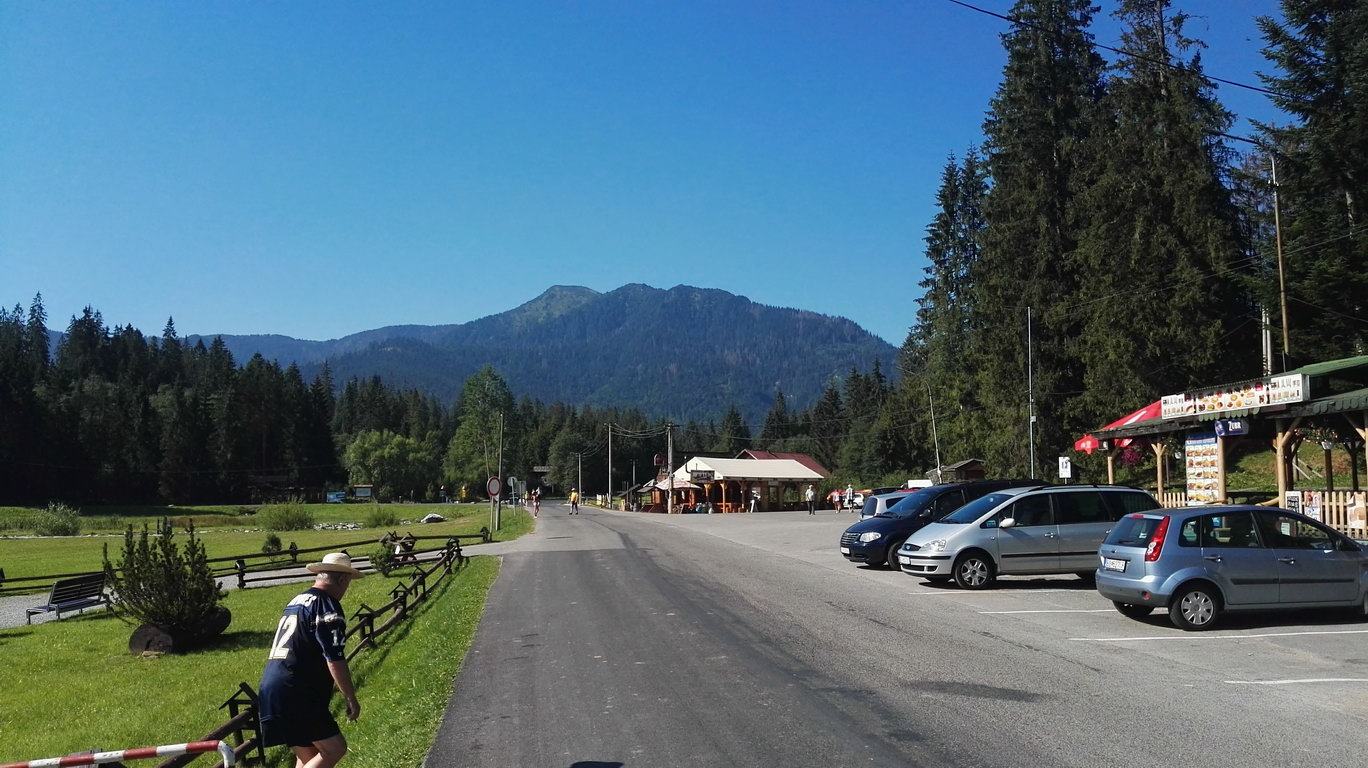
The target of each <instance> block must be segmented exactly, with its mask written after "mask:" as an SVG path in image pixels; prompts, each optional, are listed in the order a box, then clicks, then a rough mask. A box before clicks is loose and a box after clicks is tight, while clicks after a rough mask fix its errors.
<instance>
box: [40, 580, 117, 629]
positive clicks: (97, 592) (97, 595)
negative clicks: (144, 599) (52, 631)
mask: <svg viewBox="0 0 1368 768" xmlns="http://www.w3.org/2000/svg"><path fill="white" fill-rule="evenodd" d="M108 604H109V595H107V594H105V575H104V574H103V573H92V574H90V575H88V576H77V577H75V578H71V579H61V580H60V581H56V582H54V583H53V585H52V591H51V592H49V593H48V599H47V602H46V603H44V604H43V605H39V606H36V607H33V608H25V609H24V614H25V622H26V623H28V624H32V623H33V616H34V614H38V613H49V612H56V614H57V618H58V619H59V620H60V619H61V618H62V611H75V610H79V611H81V612H82V613H84V612H85V609H87V608H93V607H94V606H97V605H108Z"/></svg>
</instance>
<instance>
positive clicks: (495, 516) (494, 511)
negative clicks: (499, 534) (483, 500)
mask: <svg viewBox="0 0 1368 768" xmlns="http://www.w3.org/2000/svg"><path fill="white" fill-rule="evenodd" d="M502 492H503V481H501V480H499V478H497V477H491V478H489V481H488V482H486V483H485V493H487V494H489V528H490V530H492V531H497V530H499V494H501V493H502Z"/></svg>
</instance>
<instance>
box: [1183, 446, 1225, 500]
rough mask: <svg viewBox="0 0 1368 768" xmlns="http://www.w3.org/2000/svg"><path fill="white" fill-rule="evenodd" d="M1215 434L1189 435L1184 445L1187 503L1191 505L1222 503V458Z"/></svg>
mask: <svg viewBox="0 0 1368 768" xmlns="http://www.w3.org/2000/svg"><path fill="white" fill-rule="evenodd" d="M1217 452H1218V449H1217V445H1216V433H1215V432H1202V433H1197V434H1191V435H1188V438H1187V442H1186V443H1185V444H1184V445H1183V455H1184V457H1185V461H1186V464H1187V501H1188V503H1189V504H1215V503H1216V502H1218V501H1221V470H1220V457H1219V456H1218V455H1217Z"/></svg>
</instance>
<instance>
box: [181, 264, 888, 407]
mask: <svg viewBox="0 0 1368 768" xmlns="http://www.w3.org/2000/svg"><path fill="white" fill-rule="evenodd" d="M217 337H221V338H222V339H223V340H224V344H225V345H226V346H227V347H228V349H229V350H230V351H231V352H232V353H233V356H234V358H235V359H237V360H238V361H239V362H245V361H246V360H248V359H250V358H251V357H252V356H253V355H255V354H258V353H260V354H261V355H262V356H263V357H264V358H266V359H269V360H276V361H278V362H279V363H280V364H282V365H288V364H289V363H291V362H296V363H298V364H299V365H300V367H301V369H303V371H304V373H305V375H306V376H312V375H314V374H315V373H317V372H318V371H319V370H320V369H321V368H322V366H323V364H324V362H325V361H326V362H327V363H328V365H329V366H330V367H331V369H332V372H333V377H334V380H335V381H337V382H338V383H339V384H340V383H341V382H345V381H347V380H349V379H351V378H353V377H356V378H365V377H369V376H371V375H379V376H381V377H382V378H384V379H385V380H386V381H387V382H389V383H391V385H394V386H403V387H415V388H417V389H420V390H423V391H426V392H429V393H431V394H433V395H436V396H438V397H441V398H444V399H446V398H454V397H455V395H456V394H457V393H458V392H459V391H460V388H461V385H462V384H463V383H464V381H465V379H466V378H468V377H469V376H470V375H471V374H473V373H475V372H476V371H478V370H479V368H480V367H482V366H483V365H486V364H488V365H492V366H493V367H494V369H495V370H497V371H498V372H499V373H500V375H502V376H503V377H504V378H505V379H506V380H507V381H508V382H509V385H510V386H511V387H512V388H513V390H514V391H515V392H517V393H519V394H520V395H528V396H531V397H535V398H538V399H541V400H543V401H547V402H552V401H563V402H567V403H572V404H576V405H593V406H628V407H638V408H640V409H641V410H642V411H644V412H646V413H648V414H651V415H657V416H667V417H673V418H681V419H688V418H697V419H706V418H718V417H720V415H721V414H722V412H723V411H725V410H726V408H727V407H729V406H730V405H733V404H734V405H736V406H737V407H738V408H740V409H741V411H742V413H743V414H744V415H745V416H746V418H747V420H748V421H749V422H750V423H752V425H754V426H755V427H757V428H758V426H759V421H760V420H761V419H762V418H763V416H764V414H765V413H766V412H767V411H768V409H769V407H770V405H771V404H772V402H773V399H774V393H775V388H776V386H778V388H780V389H782V391H783V392H784V393H785V395H786V396H787V397H788V398H789V404H790V406H791V407H805V406H806V405H808V404H810V403H812V402H814V401H815V400H816V399H817V397H818V396H820V394H821V391H822V389H823V388H824V387H825V385H826V384H827V383H828V382H830V381H831V380H832V379H833V377H843V376H845V375H846V374H847V373H848V372H849V371H850V369H852V368H856V369H860V370H865V369H868V368H869V367H870V366H871V365H872V364H873V362H874V361H875V360H877V361H879V362H880V364H881V365H882V366H883V368H884V370H885V371H886V372H887V371H890V370H891V365H892V362H893V359H894V355H895V352H896V350H895V349H894V347H893V346H892V345H890V344H888V343H887V342H885V341H884V340H882V339H880V338H878V337H877V336H874V335H873V334H871V333H869V332H868V331H866V330H865V329H863V328H861V327H860V326H859V325H857V324H856V323H855V322H853V321H851V320H849V319H847V318H843V317H834V316H830V315H823V314H819V313H816V312H811V311H808V310H801V309H793V308H788V307H773V306H768V305H764V304H759V303H757V302H754V301H752V300H750V299H749V298H747V297H746V296H742V295H738V294H733V293H730V292H728V291H725V290H721V289H717V288H697V287H694V286H688V285H677V286H675V287H673V288H670V289H659V288H654V287H651V286H649V285H645V284H642V283H629V284H627V285H624V286H621V287H620V288H617V289H614V290H612V291H608V292H606V293H600V292H598V291H595V290H593V289H590V288H586V287H583V286H568V285H553V286H551V287H549V288H548V289H547V290H546V291H544V292H542V294H540V295H539V296H537V297H536V298H534V299H532V300H530V301H527V302H524V303H523V304H520V305H518V306H516V307H514V308H512V309H509V310H506V311H504V312H500V313H496V314H493V315H488V316H485V317H482V318H478V319H476V320H471V321H468V322H465V323H452V324H443V325H393V326H385V327H382V328H376V329H372V330H368V331H361V332H359V333H354V334H349V335H347V336H343V337H340V338H337V339H329V340H324V341H309V340H303V339H295V338H292V337H289V336H283V335H280V334H258V335H234V334H221V335H217ZM214 338H216V335H202V334H200V335H190V336H187V337H186V340H187V341H188V342H189V343H191V344H193V343H195V342H196V341H201V340H202V341H204V343H206V344H208V343H210V342H212V340H213V339H214Z"/></svg>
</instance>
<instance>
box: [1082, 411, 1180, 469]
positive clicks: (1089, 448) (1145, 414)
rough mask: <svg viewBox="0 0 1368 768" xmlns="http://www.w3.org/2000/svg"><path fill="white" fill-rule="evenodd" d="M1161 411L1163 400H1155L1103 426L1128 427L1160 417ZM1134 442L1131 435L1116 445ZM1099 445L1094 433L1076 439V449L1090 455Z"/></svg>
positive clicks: (1107, 427) (1124, 445) (1106, 427)
mask: <svg viewBox="0 0 1368 768" xmlns="http://www.w3.org/2000/svg"><path fill="white" fill-rule="evenodd" d="M1161 413H1163V401H1160V400H1155V401H1154V402H1152V403H1150V404H1149V405H1147V406H1145V407H1144V408H1141V409H1140V410H1138V411H1136V412H1135V413H1132V414H1130V415H1128V416H1124V417H1122V418H1120V419H1117V420H1116V421H1113V422H1112V423H1110V424H1108V425H1107V426H1105V427H1103V429H1115V428H1117V427H1128V426H1130V425H1131V424H1134V423H1136V422H1138V421H1149V420H1150V419H1157V418H1159V416H1160V414H1161ZM1132 442H1134V441H1133V440H1131V439H1130V438H1129V437H1123V438H1121V439H1120V440H1117V441H1116V447H1117V448H1125V447H1126V446H1128V445H1130V444H1131V443H1132ZM1098 447H1099V442H1098V440H1097V438H1095V437H1093V436H1092V435H1084V436H1082V437H1080V438H1079V439H1078V440H1075V441H1074V450H1075V451H1082V452H1084V453H1086V454H1088V455H1090V456H1091V455H1092V452H1093V451H1095V450H1097V449H1098Z"/></svg>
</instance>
